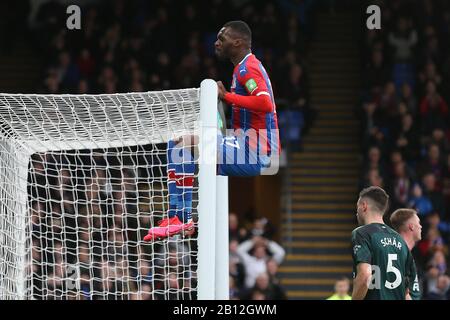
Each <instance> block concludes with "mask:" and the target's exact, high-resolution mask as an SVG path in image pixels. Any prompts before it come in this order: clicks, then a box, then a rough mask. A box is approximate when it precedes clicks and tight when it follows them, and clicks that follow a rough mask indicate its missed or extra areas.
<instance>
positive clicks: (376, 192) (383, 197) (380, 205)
mask: <svg viewBox="0 0 450 320" xmlns="http://www.w3.org/2000/svg"><path fill="white" fill-rule="evenodd" d="M359 197H360V198H361V199H362V198H367V199H370V200H371V201H372V203H373V205H374V206H375V209H377V210H378V211H380V212H381V214H384V213H385V212H386V211H387V209H388V206H389V195H388V194H387V193H386V191H384V190H383V189H382V188H380V187H375V186H372V187H368V188H365V189H363V190H362V191H361V192H360V193H359Z"/></svg>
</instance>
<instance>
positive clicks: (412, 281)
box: [406, 254, 422, 300]
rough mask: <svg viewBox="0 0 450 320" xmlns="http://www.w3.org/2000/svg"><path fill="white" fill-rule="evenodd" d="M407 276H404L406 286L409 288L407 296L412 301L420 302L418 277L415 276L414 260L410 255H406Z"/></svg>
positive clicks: (420, 294)
mask: <svg viewBox="0 0 450 320" xmlns="http://www.w3.org/2000/svg"><path fill="white" fill-rule="evenodd" d="M407 270H408V274H407V275H406V280H407V281H408V283H407V285H408V288H409V295H410V296H411V299H412V300H420V299H421V298H422V293H421V291H420V286H419V277H418V275H417V268H416V263H415V261H414V258H413V257H412V255H411V254H409V255H408V265H407Z"/></svg>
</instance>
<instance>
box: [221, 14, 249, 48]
mask: <svg viewBox="0 0 450 320" xmlns="http://www.w3.org/2000/svg"><path fill="white" fill-rule="evenodd" d="M223 26H224V27H225V28H230V29H232V30H233V31H234V32H235V33H236V34H238V35H239V36H240V37H242V38H243V39H244V40H245V41H247V42H248V43H249V44H250V43H251V42H252V30H250V27H249V26H248V24H247V23H245V22H244V21H241V20H235V21H229V22H227V23H225V24H224V25H223Z"/></svg>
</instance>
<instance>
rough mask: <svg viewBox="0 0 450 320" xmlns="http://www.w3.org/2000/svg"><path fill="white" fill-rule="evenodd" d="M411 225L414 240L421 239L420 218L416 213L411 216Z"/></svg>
mask: <svg viewBox="0 0 450 320" xmlns="http://www.w3.org/2000/svg"><path fill="white" fill-rule="evenodd" d="M412 227H413V235H414V240H415V241H416V242H417V241H420V240H422V225H421V224H420V219H419V216H418V215H414V217H412Z"/></svg>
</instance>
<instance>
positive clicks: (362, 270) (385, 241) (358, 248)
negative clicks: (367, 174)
mask: <svg viewBox="0 0 450 320" xmlns="http://www.w3.org/2000/svg"><path fill="white" fill-rule="evenodd" d="M388 204H389V196H388V195H387V194H386V192H385V191H384V190H383V189H381V188H379V187H369V188H366V189H364V190H362V191H361V193H360V194H359V199H358V202H357V214H356V215H357V218H358V222H359V224H360V225H361V226H360V227H358V228H356V229H355V230H353V232H352V246H353V278H354V280H353V294H352V299H353V300H363V299H364V300H405V299H406V295H407V288H408V286H409V284H410V283H411V282H414V280H415V279H416V272H415V270H416V269H415V265H414V260H413V257H412V255H411V253H410V251H409V248H408V245H407V244H406V242H405V241H404V240H403V238H402V237H401V236H400V234H398V233H397V232H396V231H394V230H393V229H392V228H390V227H389V226H387V225H386V224H385V223H384V221H383V215H384V213H385V212H386V211H387V208H388Z"/></svg>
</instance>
